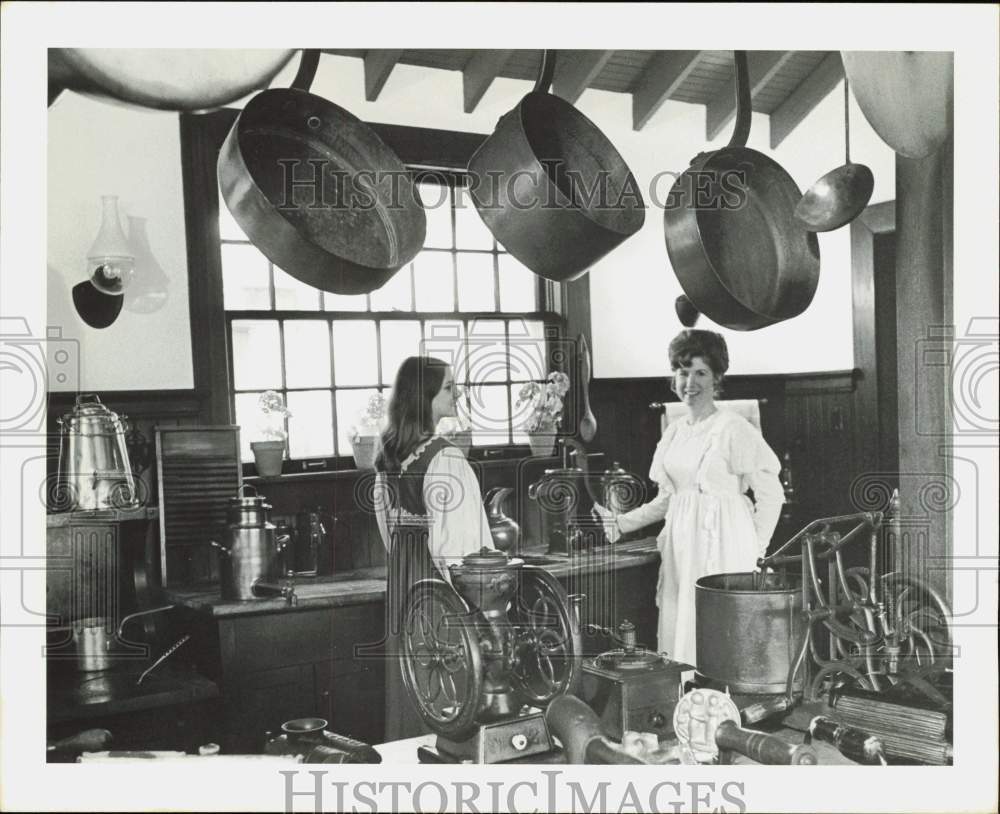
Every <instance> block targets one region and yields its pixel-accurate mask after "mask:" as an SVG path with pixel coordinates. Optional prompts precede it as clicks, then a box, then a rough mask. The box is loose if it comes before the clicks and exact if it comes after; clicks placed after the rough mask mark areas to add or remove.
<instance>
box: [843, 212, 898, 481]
mask: <svg viewBox="0 0 1000 814" xmlns="http://www.w3.org/2000/svg"><path fill="white" fill-rule="evenodd" d="M895 228H896V203H895V201H886V202H884V203H879V204H874V205H873V206H869V207H868V208H867V209H865V211H864V212H862V213H861V215H860V217H858V218H856V219H855V220H854V221H853V222H852V223H851V299H852V313H853V325H854V328H853V340H854V365H855V367H856V368H857V369H858V372H859V377H858V383H857V396H856V400H855V409H856V411H857V415H859V416H861V417H862V419H861V420H862V421H864V422H866V423H867V422H871V424H872V426H877V423H878V416H879V358H878V343H877V336H878V320H877V315H876V312H875V299H876V298H875V288H876V275H875V242H876V238H877V237H878V236H880V235H888V234H890V233H892V232H893V231H894V230H895ZM892 377H893V379H895V371H892ZM880 438H881V436H880ZM884 448H885V445H883V444H881V443H879V444H870V443H869V444H865V445H864V448H863V449H859V450H858V454H859V456H860V457H859V459H858V460H859V463H860V464H861V466H862V469H863V471H867V472H871V471H877V470H880V469H884V465H883V462H882V461H881V460H880V459H881V458H882V450H883V449H884Z"/></svg>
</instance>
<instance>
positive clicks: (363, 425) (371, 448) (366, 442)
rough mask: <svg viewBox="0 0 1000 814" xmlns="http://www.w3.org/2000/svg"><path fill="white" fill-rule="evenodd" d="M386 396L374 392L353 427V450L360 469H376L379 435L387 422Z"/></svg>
mask: <svg viewBox="0 0 1000 814" xmlns="http://www.w3.org/2000/svg"><path fill="white" fill-rule="evenodd" d="M385 407H386V401H385V396H383V395H382V394H381V393H372V394H371V396H369V397H368V402H367V404H365V407H364V409H363V410H362V411H361V413H360V414H359V416H358V418H357V420H356V421H355V422H354V425H353V426H352V427H351V450H352V452H353V453H354V465H355V466H356V467H357V468H358V469H374V468H375V456H376V455H377V454H378V444H379V435H380V434H381V432H382V427H383V425H384V423H385Z"/></svg>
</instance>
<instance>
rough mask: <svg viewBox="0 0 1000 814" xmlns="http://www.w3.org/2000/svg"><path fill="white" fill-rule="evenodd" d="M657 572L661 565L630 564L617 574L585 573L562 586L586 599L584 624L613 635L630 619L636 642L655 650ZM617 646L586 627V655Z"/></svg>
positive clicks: (575, 574) (570, 577) (574, 575)
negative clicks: (603, 629)
mask: <svg viewBox="0 0 1000 814" xmlns="http://www.w3.org/2000/svg"><path fill="white" fill-rule="evenodd" d="M658 569H659V562H658V561H653V562H643V563H641V564H639V563H637V564H635V565H632V564H627V565H623V566H622V567H619V568H617V569H615V570H609V569H602V568H597V569H582V570H580V571H576V572H572V573H570V574H567V575H566V576H563V577H560V582H562V584H563V587H565V588H566V591H567V593H569V594H583V595H584V599H583V603H582V606H581V621H582V622H583V623H584V624H590V625H594V626H596V627H598V628H606V629H608V630H613V631H614V630H617V628H618V625H620V624H621V623H622V622H623V621H624V620H626V619H627V620H629V621H630V622H632V624H634V625H635V626H636V640H637V641H638V642H639V643H640V644H642V645H644V646H645V647H648V648H650V649H651V650H655V649H656V620H657V607H656V581H657V575H658ZM614 646H615V645H614V644H613V643H612V642H611V640H610V639H609V638H608V637H607V636H605V635H602V634H600V633H597V632H595V631H593V630H588V629H587V628H586V627H584V629H583V652H584V654H585V655H588V656H591V655H597V654H599V653H603V652H605V651H607V650H610V649H612V647H614Z"/></svg>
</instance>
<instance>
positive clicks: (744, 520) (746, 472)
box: [595, 330, 784, 665]
mask: <svg viewBox="0 0 1000 814" xmlns="http://www.w3.org/2000/svg"><path fill="white" fill-rule="evenodd" d="M669 356H670V369H671V371H672V372H673V373H672V382H671V388H672V389H673V391H674V392H675V393H676V394H677V396H678V397H679V398H680V399H681V401H682V402H683V403H684V404H685V405H686V406H687V416H686V417H685V418H683V419H681V420H680V421H676V422H673V423H671V424H669V425H668V426H667V428H666V429H665V430H664V432H663V437H662V438H661V439H660V442H659V444H657V446H656V451H655V452H654V453H653V463H652V465H651V466H650V469H649V477H650V479H651V480H652V481H654V482H655V483H656V484H657V486H658V487H659V491H658V494H657V496H656V497H655V498H654V499H653V500H652V501H650V502H649V503H646V504H645V505H643V506H640V507H639V508H637V509H635V510H633V511H631V512H627V513H625V514H621V515H613V514H611V513H610V512H608V511H607V510H606V509H605V508H604V507H602V506H596V507H595V511H596V512H597V514H598V515H599V516H600V517H601V518H602V519H603V520H604V522H605V523H608V524H614V525H616V526H617V529H613V530H612V531H613V532H614V531H620V532H625V533H627V532H631V531H635V530H637V529H640V528H642V527H644V526H647V525H649V524H651V523H655V522H657V521H658V520H661V519H662V520H664V525H663V531H662V532H660V535H659V537H657V545H658V548H659V551H660V574H659V581H658V583H657V588H656V602H657V605H658V606H659V609H660V616H659V623H658V634H659V642H658V646H659V650H661V651H662V652H665V653H667V654H669V655H670V657H671V658H672V659H674V660H676V661H681V662H685V663H687V664H692V665H697V663H698V662H697V653H696V652H695V581H696V580H697V579H699V578H700V577H702V576H705V575H707V574H717V573H722V572H734V571H752V570H753V569H754V568H755V567H756V563H757V558H758V557H760V556H763V554H764V552H765V551H766V550H767V546H768V543H769V542H770V540H771V535H772V534H773V533H774V529H775V526H777V523H778V515H779V512H780V510H781V505H782V503H784V490H783V489H782V486H781V481H780V480H779V479H778V473H779V472H780V469H781V465H780V463H779V461H778V458H777V456H776V455H775V454H774V452H773V451H772V450H771V448H770V447H769V446H768V445H767V442H766V441H765V440H764V438H763V437H762V436H761V434H760V432H758V430H757V429H756V428H755V427H754V426H753V425H752V424H751V423H750V422H749V421H747V420H746V419H745V418H743V417H742V416H740V415H738V414H737V413H735V412H733V411H730V410H726V409H724V408H723V409H720V408H719V407H717V406H716V404H715V397H716V395H717V394H718V389H719V385H720V383H721V382H722V378H723V376H724V375H725V373H726V371H727V370H728V369H729V352H728V349H727V348H726V341H725V339H723V338H722V336H720V335H719V334H717V333H713V332H711V331H702V330H685V331H682V332H681V333H680V334H678V336H676V337H675V338H674V339H673V341H672V342H671V343H670V348H669ZM748 488H749V489H752V490H753V501H751V500H750V498H749V497H748V496H747V495H746V492H747V489H748Z"/></svg>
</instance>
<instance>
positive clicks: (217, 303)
mask: <svg viewBox="0 0 1000 814" xmlns="http://www.w3.org/2000/svg"><path fill="white" fill-rule="evenodd" d="M237 115H238V111H236V110H229V109H226V110H219V111H216V112H214V113H205V114H197V115H191V114H185V115H182V116H180V135H181V172H182V177H183V183H184V223H185V229H186V232H187V252H188V292H189V300H190V312H191V347H192V350H193V353H194V380H195V390H197V391H198V392H199V393H200V394H201V395H202V397H203V399H204V400H205V403H206V404H205V415H204V420H205V422H206V423H209V424H230V423H232V421H233V416H232V415H231V413H230V404H229V383H228V370H229V362H228V358H227V357H228V354H227V345H226V320H225V313H224V312H223V308H222V302H223V294H222V256H221V253H220V251H219V241H218V237H217V234H215V232H214V231H213V227H216V226H217V224H218V222H219V185H218V180H217V176H216V166H217V164H218V160H219V150H220V148H221V146H222V142H223V141H224V140H225V136H226V133H227V132H228V131H229V129H230V128H231V127H232V124H233V122H234V121H235V120H236V116H237Z"/></svg>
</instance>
